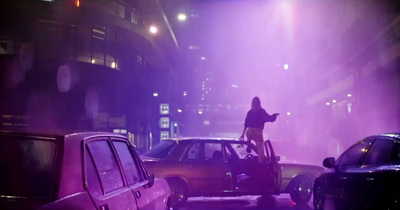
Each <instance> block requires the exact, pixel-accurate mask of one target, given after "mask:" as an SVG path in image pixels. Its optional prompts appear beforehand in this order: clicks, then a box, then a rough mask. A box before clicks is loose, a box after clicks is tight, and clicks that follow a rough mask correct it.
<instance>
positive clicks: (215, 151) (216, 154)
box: [204, 143, 224, 161]
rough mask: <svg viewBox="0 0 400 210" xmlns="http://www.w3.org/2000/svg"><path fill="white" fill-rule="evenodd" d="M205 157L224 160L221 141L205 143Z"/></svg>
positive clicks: (212, 159)
mask: <svg viewBox="0 0 400 210" xmlns="http://www.w3.org/2000/svg"><path fill="white" fill-rule="evenodd" d="M204 157H205V159H206V160H211V161H223V160H224V156H223V153H222V145H221V143H204Z"/></svg>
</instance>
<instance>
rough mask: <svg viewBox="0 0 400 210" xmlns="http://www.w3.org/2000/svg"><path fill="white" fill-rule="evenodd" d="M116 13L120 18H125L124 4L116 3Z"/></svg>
mask: <svg viewBox="0 0 400 210" xmlns="http://www.w3.org/2000/svg"><path fill="white" fill-rule="evenodd" d="M117 15H118V17H120V18H125V6H124V5H122V4H118V5H117Z"/></svg>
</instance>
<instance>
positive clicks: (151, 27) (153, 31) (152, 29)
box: [149, 26, 158, 34]
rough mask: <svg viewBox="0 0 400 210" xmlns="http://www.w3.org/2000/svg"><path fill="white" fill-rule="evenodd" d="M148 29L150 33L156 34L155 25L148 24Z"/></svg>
mask: <svg viewBox="0 0 400 210" xmlns="http://www.w3.org/2000/svg"><path fill="white" fill-rule="evenodd" d="M149 31H150V33H152V34H156V33H157V32H158V28H157V27H156V26H150V28H149Z"/></svg>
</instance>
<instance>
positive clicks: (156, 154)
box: [142, 140, 176, 159]
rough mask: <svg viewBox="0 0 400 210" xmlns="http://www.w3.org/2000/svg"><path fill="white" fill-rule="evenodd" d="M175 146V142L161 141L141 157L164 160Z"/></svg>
mask: <svg viewBox="0 0 400 210" xmlns="http://www.w3.org/2000/svg"><path fill="white" fill-rule="evenodd" d="M175 145H176V142H175V141H167V140H165V141H161V142H160V143H158V144H157V145H155V146H154V147H153V148H152V149H151V150H148V151H146V152H145V153H143V154H142V156H146V157H152V158H160V159H164V158H165V157H167V156H168V154H170V153H171V152H172V150H173V149H174V147H175Z"/></svg>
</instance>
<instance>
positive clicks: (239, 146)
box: [231, 142, 258, 159]
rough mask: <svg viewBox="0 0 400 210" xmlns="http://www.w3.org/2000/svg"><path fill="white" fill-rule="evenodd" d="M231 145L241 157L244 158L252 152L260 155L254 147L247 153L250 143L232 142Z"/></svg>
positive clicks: (254, 154)
mask: <svg viewBox="0 0 400 210" xmlns="http://www.w3.org/2000/svg"><path fill="white" fill-rule="evenodd" d="M231 146H232V148H233V149H234V150H235V152H236V154H237V155H238V157H239V159H244V158H245V157H246V156H247V155H248V154H251V155H253V156H258V155H257V153H256V152H255V151H254V150H253V149H251V151H250V153H247V151H246V149H247V146H248V144H246V143H244V142H238V143H232V144H231Z"/></svg>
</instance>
